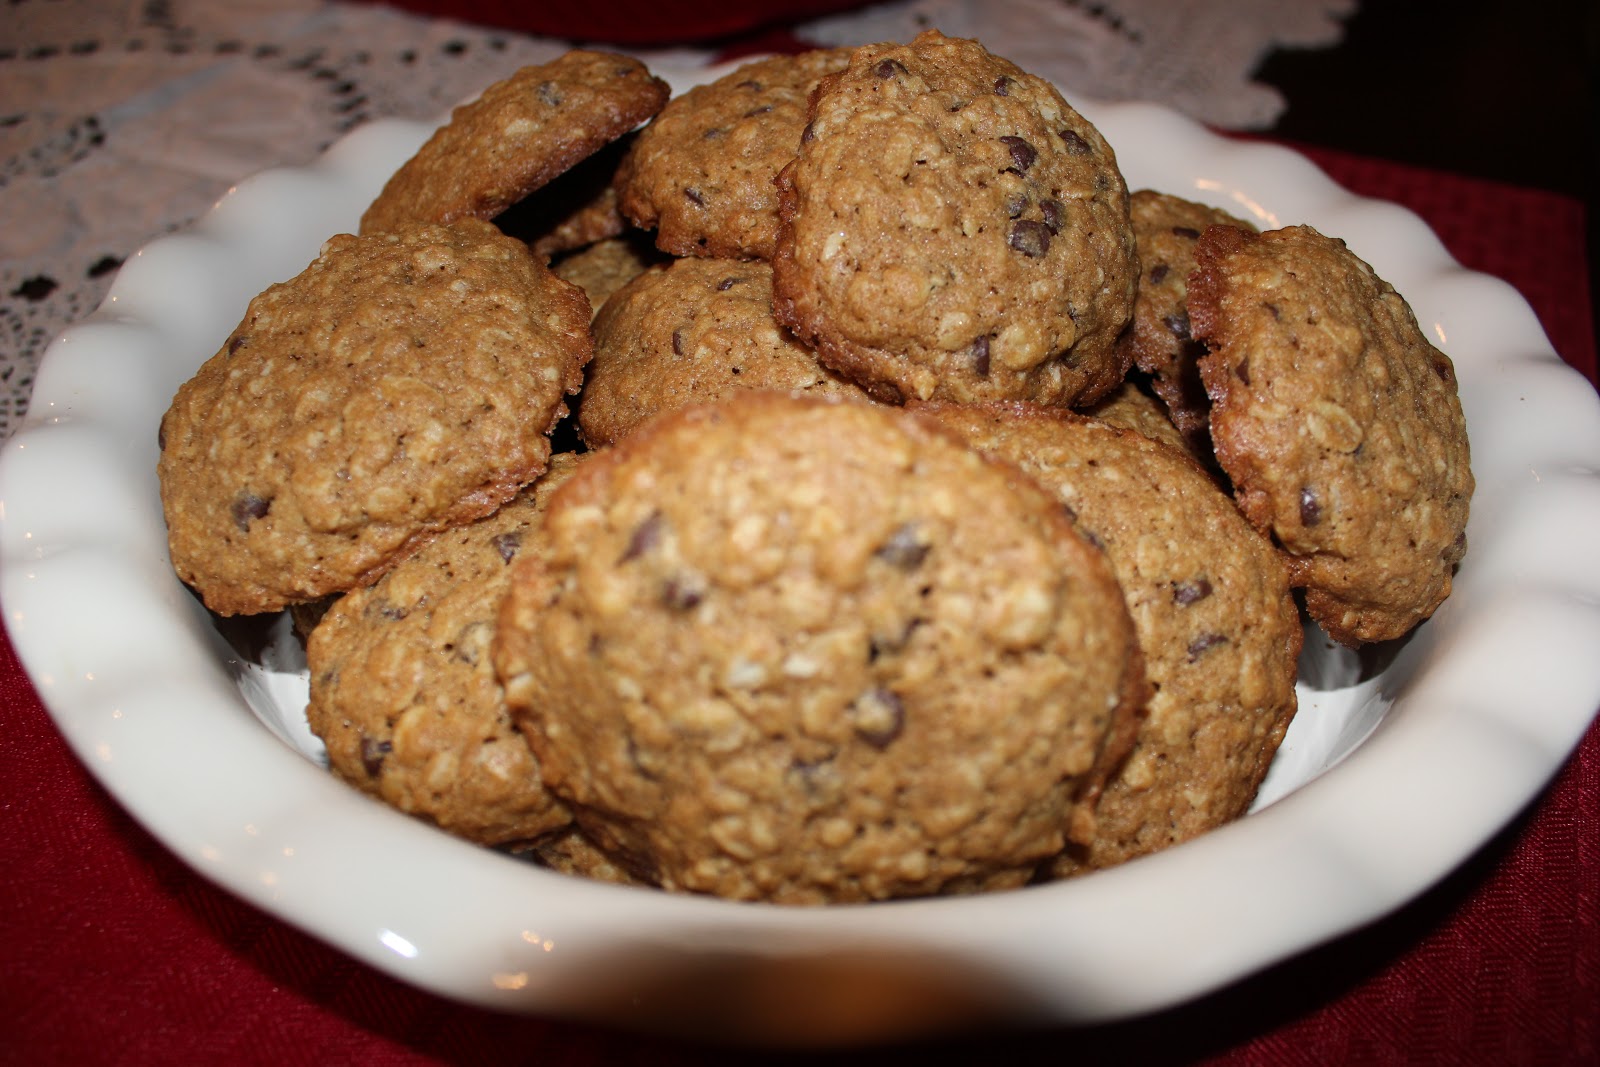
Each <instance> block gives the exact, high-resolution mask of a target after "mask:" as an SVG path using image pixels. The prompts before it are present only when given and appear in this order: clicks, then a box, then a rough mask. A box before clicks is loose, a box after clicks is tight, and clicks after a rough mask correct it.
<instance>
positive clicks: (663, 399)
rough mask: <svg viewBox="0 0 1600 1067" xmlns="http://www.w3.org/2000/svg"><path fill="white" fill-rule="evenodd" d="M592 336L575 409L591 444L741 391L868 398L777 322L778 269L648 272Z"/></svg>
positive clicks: (598, 321)
mask: <svg viewBox="0 0 1600 1067" xmlns="http://www.w3.org/2000/svg"><path fill="white" fill-rule="evenodd" d="M594 338H595V354H594V360H593V362H591V363H590V364H589V372H588V379H587V381H586V383H585V385H584V388H583V398H582V400H581V402H580V404H579V407H578V425H579V427H580V428H581V429H582V431H583V439H584V441H585V442H587V443H588V444H590V445H591V446H593V445H604V444H610V443H612V442H615V441H617V440H619V439H621V438H622V437H624V436H626V435H627V434H628V433H630V432H631V431H632V430H633V428H634V427H636V426H638V425H639V424H640V423H641V422H644V421H645V420H646V419H649V418H651V417H652V416H654V415H656V414H658V413H659V412H662V411H666V410H669V409H672V408H680V407H684V406H686V405H688V404H691V403H696V402H709V401H713V400H717V399H720V398H722V397H724V396H727V395H729V394H730V393H732V392H734V391H735V390H749V389H775V390H781V391H784V392H810V393H817V394H834V395H843V396H852V397H856V398H859V399H863V400H864V399H866V394H864V393H863V392H862V391H861V390H860V389H858V388H856V387H855V386H854V385H852V384H851V383H849V382H846V381H844V380H843V379H841V378H839V377H838V376H837V375H835V374H834V373H833V372H832V371H830V370H828V369H827V368H826V367H824V366H822V364H820V363H818V362H817V358H816V356H815V355H813V354H812V352H811V350H810V349H809V348H807V347H805V346H804V345H802V344H801V343H800V342H799V341H797V340H795V339H794V336H793V335H792V334H790V333H789V331H788V330H786V329H784V328H783V327H781V326H779V325H778V324H777V322H776V321H774V320H773V318H772V268H771V267H769V266H767V264H765V263H762V262H759V261H748V262H740V261H738V260H727V259H698V258H688V259H678V260H674V261H673V262H672V263H671V264H669V265H668V266H667V267H666V268H664V269H661V270H653V271H650V272H648V273H646V274H643V275H641V276H639V277H638V278H636V279H634V280H633V281H632V282H629V283H628V284H627V285H626V286H624V287H623V288H622V289H621V290H619V291H618V292H617V293H616V294H614V295H613V296H612V297H611V299H609V300H608V301H607V302H606V305H605V307H603V308H601V309H600V312H599V313H598V314H597V315H596V317H595V322H594Z"/></svg>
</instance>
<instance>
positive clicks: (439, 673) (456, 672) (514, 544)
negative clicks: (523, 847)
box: [306, 453, 579, 845]
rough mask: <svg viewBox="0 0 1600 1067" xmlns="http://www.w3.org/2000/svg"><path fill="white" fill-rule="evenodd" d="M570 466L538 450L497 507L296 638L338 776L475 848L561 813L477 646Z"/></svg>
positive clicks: (343, 601)
mask: <svg viewBox="0 0 1600 1067" xmlns="http://www.w3.org/2000/svg"><path fill="white" fill-rule="evenodd" d="M578 463H579V457H577V456H576V455H573V454H571V453H563V454H560V455H556V456H552V457H551V459H550V469H549V470H547V471H546V472H545V474H544V476H543V477H541V478H540V479H539V480H538V481H537V482H535V483H534V484H533V485H532V486H530V487H529V488H528V489H525V490H524V491H523V492H521V493H519V494H518V495H517V496H516V498H515V499H513V500H512V501H510V502H509V503H507V504H506V505H504V506H503V507H501V508H500V510H499V511H497V512H495V513H494V514H493V515H489V516H487V517H485V518H483V519H480V520H478V521H477V522H474V523H471V524H469V525H466V526H460V527H457V528H456V529H453V530H449V531H446V532H445V533H443V534H441V535H440V536H439V537H437V538H436V539H434V540H433V541H431V542H430V543H428V544H427V545H425V546H424V547H423V548H422V549H421V550H419V551H418V552H417V553H416V554H415V555H414V556H412V557H411V558H409V559H407V560H406V561H404V562H403V563H401V564H399V565H398V566H396V567H395V568H394V569H393V570H391V571H389V572H388V573H387V574H385V575H384V576H383V577H382V578H381V579H379V580H378V581H377V582H376V583H375V584H373V585H371V586H369V587H367V588H364V589H357V590H355V591H353V592H351V593H349V594H347V595H345V596H343V597H341V598H340V599H339V600H338V601H337V602H336V603H335V604H334V605H333V606H332V607H331V608H330V609H329V610H328V612H327V613H326V614H325V615H324V616H323V618H322V621H321V622H319V623H318V624H317V627H316V629H315V630H313V631H312V634H311V639H310V641H309V643H308V644H307V647H306V660H307V666H308V668H309V674H310V703H309V705H308V706H307V708H306V719H307V722H308V723H309V725H310V727H311V731H312V733H314V734H315V735H316V736H317V737H319V738H321V739H322V742H323V744H324V746H325V747H326V749H327V753H328V765H329V768H330V769H331V770H332V771H333V772H334V774H336V775H337V776H338V777H339V778H341V779H342V780H344V781H345V782H348V783H349V784H350V785H352V786H355V787H356V788H357V789H360V790H362V791H363V792H366V793H369V794H371V795H373V796H376V797H378V798H379V799H381V800H383V801H384V802H385V803H387V804H389V805H391V806H392V807H394V808H397V809H398V810H400V811H403V812H405V813H407V814H409V815H414V816H417V817H418V818H424V819H427V820H429V821H431V822H433V823H435V824H437V825H438V826H439V827H441V828H442V829H444V830H447V831H449V832H450V833H453V834H455V835H457V836H458V837H463V838H465V839H467V840H469V841H475V842H477V843H479V844H484V845H501V844H508V843H513V842H526V841H531V840H533V839H535V838H538V837H540V836H541V835H544V834H547V833H549V832H550V831H552V830H555V829H558V828H561V827H565V826H567V825H568V824H569V823H570V822H571V816H570V814H569V813H568V811H567V809H566V806H565V805H564V804H562V803H561V802H560V801H559V800H557V799H556V798H555V797H553V796H552V795H551V794H550V793H549V792H548V791H547V790H546V789H545V787H544V780H543V778H542V777H541V776H540V773H539V764H538V761H537V760H536V759H535V758H534V755H533V752H532V750H531V749H530V748H529V747H528V744H527V742H526V741H525V740H524V739H523V737H522V735H521V734H520V733H518V732H517V730H516V727H515V726H514V725H513V723H512V721H511V716H510V713H509V712H508V711H507V710H506V706H505V700H504V697H503V694H502V692H501V689H500V683H499V679H498V678H497V677H496V676H495V672H494V663H493V660H492V659H491V657H490V654H489V646H490V639H491V637H492V635H493V633H494V627H495V620H496V613H497V612H498V610H499V606H500V599H501V597H502V595H503V594H504V592H505V590H506V588H507V586H508V585H509V577H508V576H509V573H510V566H511V563H512V561H514V560H515V559H516V557H517V554H518V552H519V551H520V550H521V547H522V545H523V543H524V542H525V541H529V540H531V539H532V538H535V537H537V536H538V525H539V522H540V518H541V516H542V515H543V512H544V508H545V505H546V503H547V502H548V500H549V498H550V495H551V493H553V492H554V490H555V488H556V487H557V486H559V485H560V484H561V483H562V482H564V481H565V480H566V479H567V478H568V477H569V476H570V475H571V474H572V472H573V471H574V470H575V469H576V468H577V465H578Z"/></svg>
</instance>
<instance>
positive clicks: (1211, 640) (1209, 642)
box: [1189, 634, 1228, 663]
mask: <svg viewBox="0 0 1600 1067" xmlns="http://www.w3.org/2000/svg"><path fill="white" fill-rule="evenodd" d="M1227 643H1228V639H1227V638H1226V637H1224V636H1223V635H1222V634H1201V635H1200V636H1199V637H1197V638H1195V639H1194V640H1193V641H1190V642H1189V662H1190V663H1193V662H1194V661H1195V660H1197V659H1199V658H1200V657H1201V656H1202V655H1204V654H1205V653H1207V652H1210V651H1211V650H1212V649H1213V648H1216V647H1217V646H1218V645H1225V644H1227Z"/></svg>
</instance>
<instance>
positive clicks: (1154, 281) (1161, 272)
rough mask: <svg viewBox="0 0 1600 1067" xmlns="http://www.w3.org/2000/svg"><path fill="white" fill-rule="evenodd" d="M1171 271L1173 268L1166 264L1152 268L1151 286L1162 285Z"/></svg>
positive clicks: (1159, 264) (1158, 264)
mask: <svg viewBox="0 0 1600 1067" xmlns="http://www.w3.org/2000/svg"><path fill="white" fill-rule="evenodd" d="M1171 269H1172V268H1171V267H1169V266H1167V265H1166V264H1165V263H1157V264H1156V265H1155V266H1153V267H1151V268H1150V284H1151V285H1160V284H1161V283H1162V282H1163V281H1165V280H1166V277H1167V272H1168V271H1170V270H1171Z"/></svg>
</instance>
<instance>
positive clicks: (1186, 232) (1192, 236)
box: [1172, 226, 1200, 241]
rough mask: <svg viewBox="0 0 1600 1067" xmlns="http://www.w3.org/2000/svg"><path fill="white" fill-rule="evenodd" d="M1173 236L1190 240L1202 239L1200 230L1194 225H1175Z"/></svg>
mask: <svg viewBox="0 0 1600 1067" xmlns="http://www.w3.org/2000/svg"><path fill="white" fill-rule="evenodd" d="M1172 236H1174V237H1183V238H1187V239H1188V240H1190V241H1198V240H1200V231H1199V230H1197V229H1195V228H1194V227H1193V226H1174V227H1173V228H1172Z"/></svg>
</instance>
